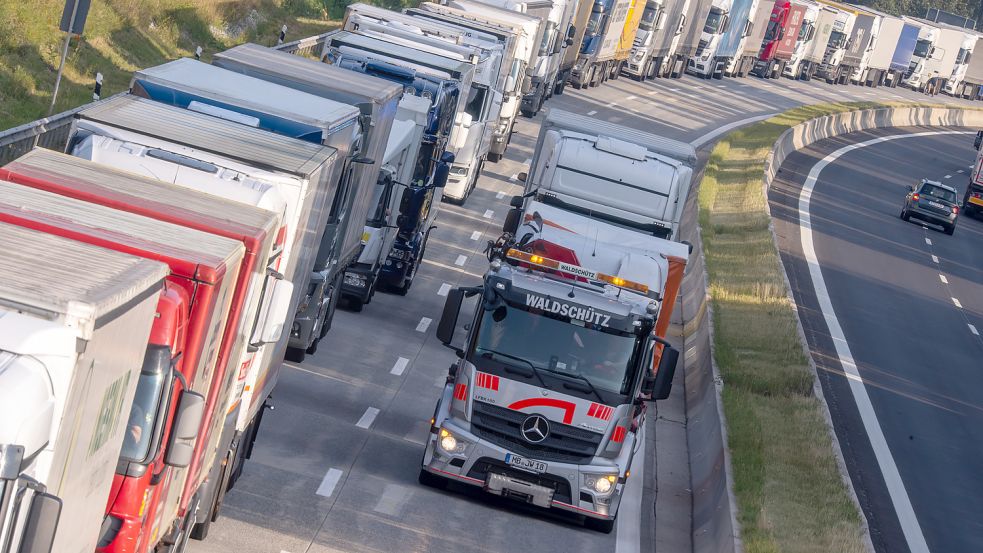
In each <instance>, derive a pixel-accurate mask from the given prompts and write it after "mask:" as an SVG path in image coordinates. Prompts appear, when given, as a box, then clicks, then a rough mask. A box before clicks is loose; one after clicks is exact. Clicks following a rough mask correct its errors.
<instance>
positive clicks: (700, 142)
mask: <svg viewBox="0 0 983 553" xmlns="http://www.w3.org/2000/svg"><path fill="white" fill-rule="evenodd" d="M775 115H778V112H775V113H766V114H764V115H756V116H754V117H748V118H747V119H741V120H740V121H734V122H733V123H727V124H726V125H724V126H722V127H717V128H716V129H714V130H712V131H710V132H708V133H706V134H705V135H703V136H701V137H699V138H697V139H696V140H693V141H692V142H690V145H691V146H693V147H694V148H699V147H700V146H703V145H704V144H706V143H707V142H710V141H711V140H713V139H714V138H717V137H718V136H720V135H722V134H724V133H725V132H727V131H729V130H731V129H734V128H737V127H740V126H743V125H747V124H749V123H757V122H758V121H764V120H765V119H771V118H772V117H774V116H775Z"/></svg>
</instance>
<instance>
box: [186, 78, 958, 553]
mask: <svg viewBox="0 0 983 553" xmlns="http://www.w3.org/2000/svg"><path fill="white" fill-rule="evenodd" d="M878 98H880V99H887V100H897V99H900V98H910V99H924V96H921V95H917V94H913V93H911V92H909V91H904V90H898V89H893V90H886V89H876V90H871V89H865V88H859V87H832V86H828V85H825V84H823V83H816V82H811V83H801V82H792V81H788V80H780V81H768V82H765V81H761V80H758V79H745V80H725V81H722V82H721V81H704V80H699V79H694V78H692V77H685V78H683V79H680V80H671V81H650V82H646V83H636V82H634V81H630V80H628V79H624V78H622V79H619V80H617V81H614V82H609V83H608V84H607V85H605V86H603V87H600V88H597V89H589V90H583V91H578V90H574V89H572V88H567V92H566V93H565V94H564V95H562V96H559V97H554V98H553V99H552V100H550V101H549V102H548V103H547V107H554V106H555V107H560V108H562V109H567V110H570V111H574V112H577V113H582V114H588V115H591V116H594V117H597V118H599V119H605V120H609V121H614V122H617V123H621V124H624V125H628V126H633V127H637V128H641V129H645V130H648V131H651V132H655V133H661V134H664V135H666V136H670V137H673V138H677V139H680V140H685V141H697V142H701V143H702V142H705V141H707V140H709V139H711V138H712V137H713V136H714V135H715V133H718V132H721V131H723V130H725V129H726V128H727V126H728V125H732V124H735V123H738V122H741V121H746V120H749V119H753V118H755V117H761V116H762V115H766V114H769V113H774V112H779V111H782V110H785V109H787V108H790V107H793V106H795V105H800V104H804V103H809V104H811V103H817V102H828V101H836V100H847V99H878ZM954 102H955V101H954ZM959 103H961V101H959ZM517 127H518V129H517V133H516V135H515V136H514V138H513V144H512V147H511V148H510V150H509V152H508V154H507V159H505V160H503V161H502V162H500V163H498V164H486V165H485V172H484V175H483V176H482V178H481V180H480V182H479V184H478V189H477V190H476V191H475V192H474V194H473V195H472V197H471V198H470V199H469V200H468V202H467V204H466V205H465V206H464V207H455V206H448V205H444V206H442V207H441V209H442V211H441V213H440V216H439V218H438V222H437V225H438V229H437V230H435V231H434V234H433V237H432V238H431V240H430V245H429V246H428V251H427V258H428V260H427V261H426V262H425V264H424V265H423V267H422V268H421V270H420V272H419V276H418V277H417V282H416V283H415V284H414V285H413V289H412V290H411V291H410V293H409V295H408V296H406V297H397V296H391V295H386V294H376V296H375V298H374V300H373V301H372V303H371V304H370V305H368V306H366V307H365V311H364V312H362V313H357V314H356V313H348V312H340V311H339V313H338V315H337V317H336V319H335V322H334V327H333V329H332V330H331V332H330V334H329V335H328V336H327V338H326V339H325V340H324V341H322V343H321V347H320V351H318V353H317V354H316V355H314V356H310V357H309V358H308V359H307V360H306V361H305V362H304V363H303V364H301V365H290V364H288V366H287V368H286V370H285V371H284V372H283V373H281V377H280V383H279V386H278V387H277V389H276V391H275V392H274V398H275V401H276V410H275V411H273V412H271V413H268V415H267V416H266V417H265V418H264V422H263V428H262V429H261V431H260V435H259V439H258V441H257V444H256V448H255V450H254V453H253V458H252V459H251V460H250V461H249V462H248V463H247V465H246V468H245V474H244V476H243V477H242V479H241V480H240V481H239V483H238V484H237V487H236V488H235V489H234V490H233V491H232V492H231V493H230V494H229V495H228V496H227V498H226V503H225V505H224V511H223V513H222V518H221V519H220V520H219V521H218V522H217V523H216V524H214V525H213V526H212V530H211V535H210V536H209V538H208V539H207V540H206V541H204V542H195V543H193V544H192V545H191V547H190V548H189V550H190V551H192V552H194V553H211V552H235V553H269V552H272V553H280V552H281V551H285V552H288V553H301V552H312V553H315V552H316V553H323V552H328V551H337V552H377V551H378V552H386V553H395V552H399V553H402V552H410V551H440V552H448V551H453V552H455V553H465V552H478V551H488V552H492V551H496V552H497V551H519V550H523V551H536V552H542V553H549V552H558V553H574V552H580V551H584V552H588V551H589V552H592V553H593V552H599V551H616V552H617V553H629V552H632V551H652V550H654V549H656V545H658V547H659V549H660V550H662V551H666V552H671V553H675V552H678V551H687V550H689V549H690V547H691V545H690V538H689V532H690V518H689V513H690V511H691V502H690V496H689V473H688V466H687V457H686V456H687V450H686V442H685V433H684V432H683V431H682V430H683V429H684V427H683V425H684V424H685V415H684V412H683V409H682V397H683V390H682V386H681V384H680V385H677V386H676V389H675V390H674V393H673V398H671V400H670V401H668V402H666V403H663V404H661V405H660V407H659V409H658V411H659V412H658V413H655V411H656V410H655V409H651V410H650V411H651V412H652V415H651V417H650V423H649V429H650V432H649V433H648V436H647V438H648V444H647V446H646V465H645V470H644V475H643V477H642V478H637V479H636V481H638V482H644V486H643V488H644V489H643V490H642V492H643V493H640V494H638V495H639V497H640V501H636V502H635V508H634V509H633V510H629V509H626V507H625V505H623V507H622V516H621V517H620V518H619V526H618V528H617V529H616V531H615V532H614V533H613V534H611V535H601V534H597V533H593V532H590V531H587V530H584V529H582V528H580V527H579V526H578V525H577V524H576V521H573V522H572V523H571V521H570V520H569V519H565V518H555V517H548V516H543V515H541V514H539V513H531V512H528V511H526V510H522V509H517V508H516V507H515V505H514V504H509V503H503V502H501V501H495V500H491V499H489V498H487V497H483V496H480V495H477V494H474V493H471V494H464V493H441V492H437V491H434V490H430V489H426V488H422V487H420V486H419V485H418V484H417V483H416V475H417V470H418V468H417V467H418V462H419V459H420V457H421V455H422V452H423V446H422V444H423V440H424V437H425V435H426V431H427V426H428V421H429V418H430V416H431V414H432V412H433V406H434V403H435V400H436V398H437V395H438V391H439V388H438V383H439V382H441V381H442V380H443V378H444V375H445V374H446V370H447V367H448V366H449V365H450V363H451V362H452V361H453V359H454V356H453V353H452V352H451V351H449V350H447V349H444V348H443V347H441V346H440V345H439V343H438V342H437V340H436V339H435V338H434V337H433V329H434V326H435V325H436V319H438V318H439V315H440V310H441V307H442V305H443V300H444V298H443V297H441V296H440V295H439V294H440V292H441V290H443V289H446V288H447V286H445V285H458V284H470V283H475V282H476V281H477V280H478V279H479V278H480V274H481V272H482V271H483V268H484V262H485V260H484V257H483V256H482V254H481V250H482V248H483V247H484V244H485V241H486V240H489V239H494V238H495V237H497V236H498V233H499V230H500V228H501V222H502V220H503V219H504V215H505V213H506V211H507V209H508V200H507V196H508V195H511V194H512V193H514V192H516V191H517V190H518V189H519V187H518V186H517V184H516V183H515V181H514V180H512V179H513V178H514V175H515V174H516V173H518V172H519V171H520V170H523V169H524V168H525V167H524V165H525V164H527V163H528V161H527V160H528V159H529V158H530V157H531V156H532V147H533V140H534V137H535V135H536V133H537V131H538V121H537V120H527V119H521V120H520V122H519V124H518V125H517ZM677 376H679V377H681V376H682V375H681V374H679V375H677ZM677 382H681V378H677ZM656 416H658V419H657V420H658V422H657V424H652V423H653V422H655V421H656V418H655V417H656ZM653 429H654V430H657V431H651V430H653ZM655 443H659V448H658V455H656V454H655V452H654V451H655V448H654V444H655ZM656 475H658V477H659V478H658V481H657V480H656ZM656 536H658V539H657V540H656Z"/></svg>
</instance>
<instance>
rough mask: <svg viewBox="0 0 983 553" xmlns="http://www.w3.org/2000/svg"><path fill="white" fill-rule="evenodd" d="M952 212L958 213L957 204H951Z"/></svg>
mask: <svg viewBox="0 0 983 553" xmlns="http://www.w3.org/2000/svg"><path fill="white" fill-rule="evenodd" d="M952 213H953V214H955V215H958V214H959V206H955V205H954V206H952Z"/></svg>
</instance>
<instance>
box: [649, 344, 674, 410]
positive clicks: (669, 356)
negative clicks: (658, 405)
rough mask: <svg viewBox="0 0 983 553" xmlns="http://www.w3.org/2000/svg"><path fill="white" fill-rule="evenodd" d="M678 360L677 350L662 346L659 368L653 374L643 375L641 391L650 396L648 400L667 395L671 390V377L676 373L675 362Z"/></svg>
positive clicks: (662, 397) (666, 396) (658, 398)
mask: <svg viewBox="0 0 983 553" xmlns="http://www.w3.org/2000/svg"><path fill="white" fill-rule="evenodd" d="M678 361H679V350H677V349H676V348H673V347H670V346H664V347H663V348H662V357H660V358H659V369H658V372H656V373H655V376H651V375H650V374H646V375H645V380H644V381H643V382H642V393H643V394H646V395H649V396H651V399H650V401H655V400H662V399H666V398H668V397H669V392H670V391H672V377H673V376H675V374H676V364H677V363H678Z"/></svg>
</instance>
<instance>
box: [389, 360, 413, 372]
mask: <svg viewBox="0 0 983 553" xmlns="http://www.w3.org/2000/svg"><path fill="white" fill-rule="evenodd" d="M409 364H410V360H409V359H407V358H405V357H400V358H399V359H397V360H396V363H395V364H394V365H393V368H392V370H391V371H389V374H394V375H396V376H400V375H401V374H403V371H405V370H406V366H407V365H409Z"/></svg>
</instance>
